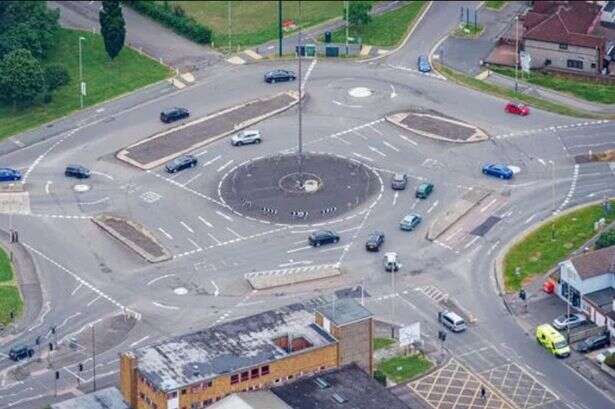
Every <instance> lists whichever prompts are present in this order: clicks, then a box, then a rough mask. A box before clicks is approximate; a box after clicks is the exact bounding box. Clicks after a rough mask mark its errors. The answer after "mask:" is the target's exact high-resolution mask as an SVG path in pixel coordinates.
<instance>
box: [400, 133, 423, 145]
mask: <svg viewBox="0 0 615 409" xmlns="http://www.w3.org/2000/svg"><path fill="white" fill-rule="evenodd" d="M399 137H400V138H401V139H403V140H404V141H406V142H408V143H411V144H412V145H414V146H419V144H418V143H416V142H414V141H413V140H412V139H410V138H408V137H407V136H406V135H402V134H399Z"/></svg>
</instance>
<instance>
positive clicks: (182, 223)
mask: <svg viewBox="0 0 615 409" xmlns="http://www.w3.org/2000/svg"><path fill="white" fill-rule="evenodd" d="M179 224H181V225H182V226H184V228H185V229H186V230H188V231H189V232H190V233H194V230H192V228H191V227H190V226H188V225H187V224H186V223H184V222H182V221H180V222H179Z"/></svg>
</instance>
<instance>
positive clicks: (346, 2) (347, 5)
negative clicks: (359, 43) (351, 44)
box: [344, 0, 350, 55]
mask: <svg viewBox="0 0 615 409" xmlns="http://www.w3.org/2000/svg"><path fill="white" fill-rule="evenodd" d="M344 5H345V6H346V55H348V8H349V7H350V4H349V3H348V0H345V1H344Z"/></svg>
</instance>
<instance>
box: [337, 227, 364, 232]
mask: <svg viewBox="0 0 615 409" xmlns="http://www.w3.org/2000/svg"><path fill="white" fill-rule="evenodd" d="M360 228H361V226H355V227H350V228H348V229H344V230H339V231H338V233H346V232H349V231H353V230H357V229H360Z"/></svg>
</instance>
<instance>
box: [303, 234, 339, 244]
mask: <svg viewBox="0 0 615 409" xmlns="http://www.w3.org/2000/svg"><path fill="white" fill-rule="evenodd" d="M308 241H309V242H310V245H311V246H314V247H320V246H322V245H323V244H330V243H337V242H338V241H340V236H339V235H338V234H337V233H335V232H333V231H331V230H318V231H315V232H313V233H312V234H310V236H309V237H308Z"/></svg>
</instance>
